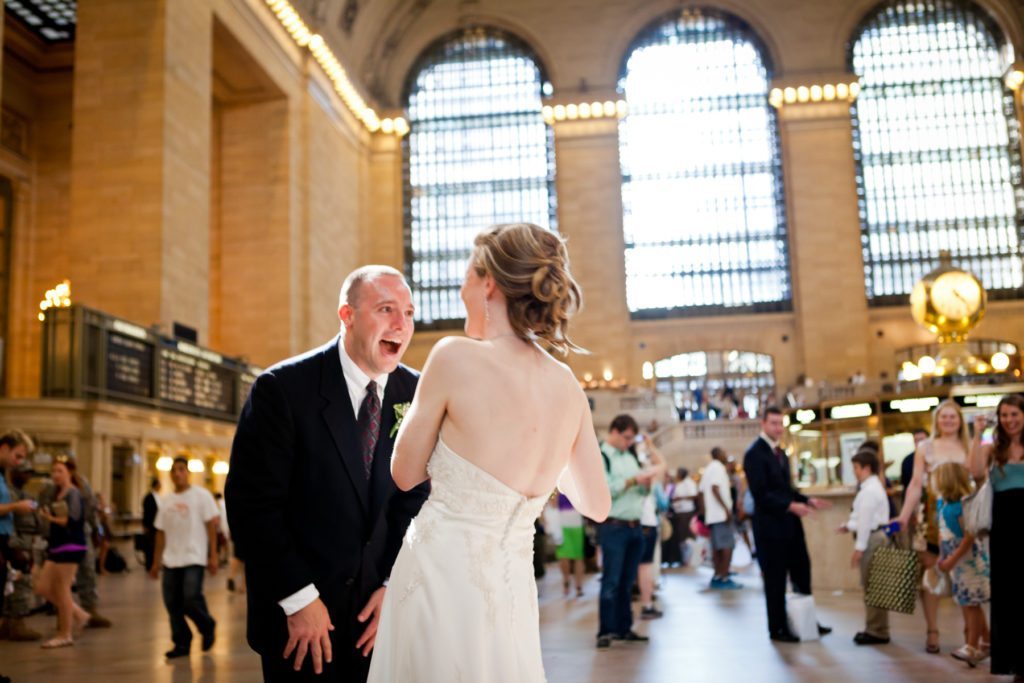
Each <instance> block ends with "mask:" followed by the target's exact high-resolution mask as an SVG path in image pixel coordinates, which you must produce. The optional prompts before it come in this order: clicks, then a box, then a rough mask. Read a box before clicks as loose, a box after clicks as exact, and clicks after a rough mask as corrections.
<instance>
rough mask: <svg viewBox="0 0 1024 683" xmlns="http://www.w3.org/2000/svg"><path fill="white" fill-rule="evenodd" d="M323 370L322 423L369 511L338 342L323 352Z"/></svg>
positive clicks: (367, 487)
mask: <svg viewBox="0 0 1024 683" xmlns="http://www.w3.org/2000/svg"><path fill="white" fill-rule="evenodd" d="M322 367H323V370H322V371H321V376H320V394H321V395H322V396H323V397H324V398H325V399H327V405H326V406H325V407H324V409H323V417H324V421H325V422H326V423H327V429H328V431H330V433H331V438H332V439H333V440H334V446H335V448H337V450H338V455H339V456H340V457H341V461H342V463H343V464H344V465H345V469H346V470H347V471H348V477H349V479H350V480H351V482H352V487H353V488H354V489H355V490H356V494H357V495H358V496H359V502H360V503H362V505H363V509H364V510H366V509H367V508H368V507H369V493H370V490H369V489H370V485H369V482H368V481H366V469H365V467H364V466H363V455H362V452H361V448H360V443H359V426H358V425H357V424H356V414H355V408H354V407H353V406H352V399H351V398H349V394H348V385H347V384H346V383H345V373H344V372H342V370H341V358H340V356H339V355H338V338H337V337H335V338H334V342H333V343H331V344H330V345H328V346H326V347H325V348H324V357H323V365H322Z"/></svg>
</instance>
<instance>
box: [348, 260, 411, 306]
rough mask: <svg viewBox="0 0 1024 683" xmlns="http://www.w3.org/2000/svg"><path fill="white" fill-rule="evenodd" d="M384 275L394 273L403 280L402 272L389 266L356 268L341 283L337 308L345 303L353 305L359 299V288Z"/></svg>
mask: <svg viewBox="0 0 1024 683" xmlns="http://www.w3.org/2000/svg"><path fill="white" fill-rule="evenodd" d="M384 275H394V276H395V277H400V278H402V281H403V282H405V276H404V275H402V272H401V271H399V270H396V269H394V268H392V267H391V266H377V265H373V266H362V267H361V268H356V269H355V270H353V271H352V272H351V273H349V274H348V277H347V278H345V282H343V283H342V284H341V293H340V294H339V295H338V308H341V307H342V306H344V305H345V304H348V305H349V306H355V305H356V303H358V301H359V290H360V288H362V286H363V285H364V284H365V283H367V282H372V281H373V280H376V279H377V278H379V277H381V276H384Z"/></svg>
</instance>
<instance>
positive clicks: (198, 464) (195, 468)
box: [188, 458, 206, 474]
mask: <svg viewBox="0 0 1024 683" xmlns="http://www.w3.org/2000/svg"><path fill="white" fill-rule="evenodd" d="M188 471H189V472H194V473H197V474H198V473H199V472H205V471H206V465H204V464H203V461H202V460H200V459H199V458H191V459H190V460H189V461H188Z"/></svg>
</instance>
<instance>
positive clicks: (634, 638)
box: [615, 631, 650, 643]
mask: <svg viewBox="0 0 1024 683" xmlns="http://www.w3.org/2000/svg"><path fill="white" fill-rule="evenodd" d="M615 640H625V641H628V642H632V643H646V642H647V641H648V640H650V638H648V637H647V636H642V635H640V634H639V633H637V632H636V631H628V632H626V633H622V634H620V635H617V636H615Z"/></svg>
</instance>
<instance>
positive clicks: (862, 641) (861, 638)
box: [853, 631, 889, 645]
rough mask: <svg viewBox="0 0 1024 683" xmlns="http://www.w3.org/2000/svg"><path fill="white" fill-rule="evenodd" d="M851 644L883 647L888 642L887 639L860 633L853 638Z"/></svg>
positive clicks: (863, 632)
mask: <svg viewBox="0 0 1024 683" xmlns="http://www.w3.org/2000/svg"><path fill="white" fill-rule="evenodd" d="M853 642H855V643H857V644H858V645H885V644H887V643H888V642H889V639H888V638H879V637H878V636H873V635H871V634H870V633H867V632H865V631H861V632H860V633H858V634H857V635H855V636H854V637H853Z"/></svg>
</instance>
